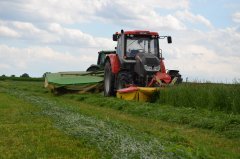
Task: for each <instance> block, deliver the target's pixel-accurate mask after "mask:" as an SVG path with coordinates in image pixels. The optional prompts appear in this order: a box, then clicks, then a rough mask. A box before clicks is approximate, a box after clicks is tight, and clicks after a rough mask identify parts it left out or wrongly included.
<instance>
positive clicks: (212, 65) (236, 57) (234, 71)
mask: <svg viewBox="0 0 240 159" xmlns="http://www.w3.org/2000/svg"><path fill="white" fill-rule="evenodd" d="M175 35H176V36H174V37H173V44H172V45H164V42H163V43H162V48H163V53H164V57H165V58H166V67H167V68H168V69H179V70H180V72H181V73H182V74H183V76H184V78H186V77H189V78H190V79H191V80H194V79H198V80H211V81H215V82H216V81H217V82H226V81H225V80H227V81H228V82H232V80H233V79H234V78H239V77H240V72H239V66H240V53H239V51H238V50H239V49H240V48H239V45H238V44H239V43H240V36H239V33H238V32H237V31H236V29H234V28H227V29H216V30H214V31H213V30H211V31H208V32H206V31H199V30H198V31H196V30H192V31H189V30H183V31H178V32H177V33H175Z"/></svg>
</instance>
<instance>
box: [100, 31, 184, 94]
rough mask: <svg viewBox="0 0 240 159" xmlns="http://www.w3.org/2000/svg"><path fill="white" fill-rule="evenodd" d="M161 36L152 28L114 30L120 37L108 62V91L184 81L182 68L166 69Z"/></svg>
mask: <svg viewBox="0 0 240 159" xmlns="http://www.w3.org/2000/svg"><path fill="white" fill-rule="evenodd" d="M164 38H167V42H168V43H172V38H171V36H159V35H158V33H157V32H150V31H142V30H136V31H123V30H121V33H118V32H116V33H115V34H113V41H117V47H116V51H113V52H112V53H108V54H106V57H105V62H104V63H105V66H104V95H105V96H112V95H115V93H116V91H117V90H120V89H123V88H127V87H129V86H137V87H162V86H165V85H168V84H170V83H180V82H182V78H181V75H180V74H179V71H178V70H169V71H168V72H166V69H165V65H164V62H163V60H164V58H163V57H162V50H161V49H160V48H159V39H164Z"/></svg>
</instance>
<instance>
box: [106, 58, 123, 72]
mask: <svg viewBox="0 0 240 159" xmlns="http://www.w3.org/2000/svg"><path fill="white" fill-rule="evenodd" d="M106 60H109V61H110V63H111V69H112V73H113V74H117V73H118V72H119V70H120V61H119V58H118V55H117V54H108V55H107V57H106Z"/></svg>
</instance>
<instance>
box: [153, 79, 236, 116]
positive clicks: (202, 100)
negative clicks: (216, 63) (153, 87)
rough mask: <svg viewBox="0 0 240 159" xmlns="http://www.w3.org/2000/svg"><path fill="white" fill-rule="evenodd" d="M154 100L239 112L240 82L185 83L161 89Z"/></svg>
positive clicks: (162, 102) (176, 104) (174, 104)
mask: <svg viewBox="0 0 240 159" xmlns="http://www.w3.org/2000/svg"><path fill="white" fill-rule="evenodd" d="M156 102H157V103H161V104H170V105H173V106H176V107H180V106H184V107H194V108H198V107H201V108H207V109H211V110H221V111H225V112H228V113H240V84H231V85H230V84H229V85H227V84H212V83H211V84H208V83H205V84H203V83H201V84H200V83H185V84H181V85H178V86H174V87H170V88H167V89H163V90H161V91H160V92H159V98H157V101H156Z"/></svg>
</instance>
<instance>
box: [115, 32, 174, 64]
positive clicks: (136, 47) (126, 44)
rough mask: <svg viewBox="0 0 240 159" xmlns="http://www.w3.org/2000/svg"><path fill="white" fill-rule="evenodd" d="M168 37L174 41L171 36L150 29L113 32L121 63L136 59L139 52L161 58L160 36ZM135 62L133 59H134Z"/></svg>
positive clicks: (170, 40) (169, 41) (169, 40)
mask: <svg viewBox="0 0 240 159" xmlns="http://www.w3.org/2000/svg"><path fill="white" fill-rule="evenodd" d="M165 37H167V39H168V43H172V39H171V37H170V36H159V35H158V33H157V32H150V31H141V30H137V31H125V32H123V30H122V31H121V33H118V32H116V33H115V34H113V41H117V47H116V48H117V50H116V52H117V54H118V56H119V58H120V60H121V59H122V60H121V63H122V62H123V61H124V62H127V61H126V60H136V55H137V54H138V53H143V54H149V55H153V56H156V57H158V58H160V54H159V43H158V39H159V38H161V39H162V38H165ZM132 62H133V61H132Z"/></svg>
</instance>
